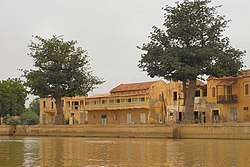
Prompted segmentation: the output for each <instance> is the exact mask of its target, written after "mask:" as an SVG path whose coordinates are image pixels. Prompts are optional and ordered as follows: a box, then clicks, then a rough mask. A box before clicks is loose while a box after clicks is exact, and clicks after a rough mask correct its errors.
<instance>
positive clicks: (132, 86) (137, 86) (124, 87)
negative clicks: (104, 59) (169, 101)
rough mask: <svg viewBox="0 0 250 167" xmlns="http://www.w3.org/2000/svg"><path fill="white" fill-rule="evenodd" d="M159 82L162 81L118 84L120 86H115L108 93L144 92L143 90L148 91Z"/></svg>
mask: <svg viewBox="0 0 250 167" xmlns="http://www.w3.org/2000/svg"><path fill="white" fill-rule="evenodd" d="M159 81H162V80H157V81H150V82H138V83H129V84H120V85H118V86H116V87H115V88H113V89H111V91H110V93H114V92H125V91H132V90H144V89H148V88H149V87H150V86H151V85H152V84H154V83H156V82H159Z"/></svg>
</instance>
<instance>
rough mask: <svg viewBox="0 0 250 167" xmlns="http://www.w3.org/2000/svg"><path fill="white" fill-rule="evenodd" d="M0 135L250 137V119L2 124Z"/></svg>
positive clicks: (184, 137) (173, 137)
mask: <svg viewBox="0 0 250 167" xmlns="http://www.w3.org/2000/svg"><path fill="white" fill-rule="evenodd" d="M0 135H16V136H71V137H72V136H78V137H123V138H170V139H246V140H250V123H231V124H229V123H228V124H204V125H198V124H192V125H184V124H175V125H160V126H159V125H112V126H111V125H106V126H101V125H47V126H40V125H36V126H22V125H19V126H17V127H16V128H14V127H11V126H6V125H1V126H0Z"/></svg>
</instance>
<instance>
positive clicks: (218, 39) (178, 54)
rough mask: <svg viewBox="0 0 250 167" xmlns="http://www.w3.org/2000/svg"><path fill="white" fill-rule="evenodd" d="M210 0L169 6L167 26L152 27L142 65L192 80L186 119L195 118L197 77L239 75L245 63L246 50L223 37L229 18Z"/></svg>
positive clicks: (161, 73) (155, 73) (153, 71)
mask: <svg viewBox="0 0 250 167" xmlns="http://www.w3.org/2000/svg"><path fill="white" fill-rule="evenodd" d="M210 2H211V1H209V0H194V1H189V0H184V1H183V2H177V3H176V5H175V6H174V7H171V6H166V7H165V8H164V10H165V15H164V18H165V22H164V24H163V26H164V30H162V29H160V28H157V27H155V26H154V27H153V29H154V30H153V32H151V35H150V37H149V38H150V42H149V43H144V44H143V46H142V47H140V49H141V50H142V51H144V53H143V54H142V55H141V60H140V61H139V65H138V66H139V67H140V68H141V69H143V70H144V71H147V72H148V75H149V76H151V77H154V76H159V77H164V78H165V79H168V80H171V79H172V80H175V81H177V80H180V81H182V82H183V83H186V82H187V81H188V82H189V84H188V85H189V87H188V92H187V95H186V96H185V99H186V100H185V120H186V121H187V122H191V121H192V120H193V107H194V96H195V89H196V79H197V78H198V77H202V76H204V75H209V76H215V77H222V76H229V75H230V76H234V75H237V73H238V72H239V69H241V68H242V66H243V61H242V57H243V56H244V54H245V52H244V51H240V50H239V49H235V48H233V47H232V46H230V43H229V38H227V37H223V31H224V30H225V28H226V27H227V23H228V20H225V17H224V16H221V15H219V14H218V12H217V11H216V10H217V8H218V7H220V6H210Z"/></svg>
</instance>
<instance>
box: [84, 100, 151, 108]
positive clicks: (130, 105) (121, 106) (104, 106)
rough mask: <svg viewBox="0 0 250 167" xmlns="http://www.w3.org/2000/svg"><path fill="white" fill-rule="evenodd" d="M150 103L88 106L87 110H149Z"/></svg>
mask: <svg viewBox="0 0 250 167" xmlns="http://www.w3.org/2000/svg"><path fill="white" fill-rule="evenodd" d="M149 107H150V105H149V102H121V103H106V104H88V105H86V110H104V109H105V110H114V109H132V108H148V109H149Z"/></svg>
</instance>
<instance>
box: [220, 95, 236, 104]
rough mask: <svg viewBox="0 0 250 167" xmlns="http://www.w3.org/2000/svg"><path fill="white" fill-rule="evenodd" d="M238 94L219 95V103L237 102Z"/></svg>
mask: <svg viewBox="0 0 250 167" xmlns="http://www.w3.org/2000/svg"><path fill="white" fill-rule="evenodd" d="M237 101H238V96H237V95H219V96H218V98H217V103H219V104H233V103H237Z"/></svg>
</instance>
